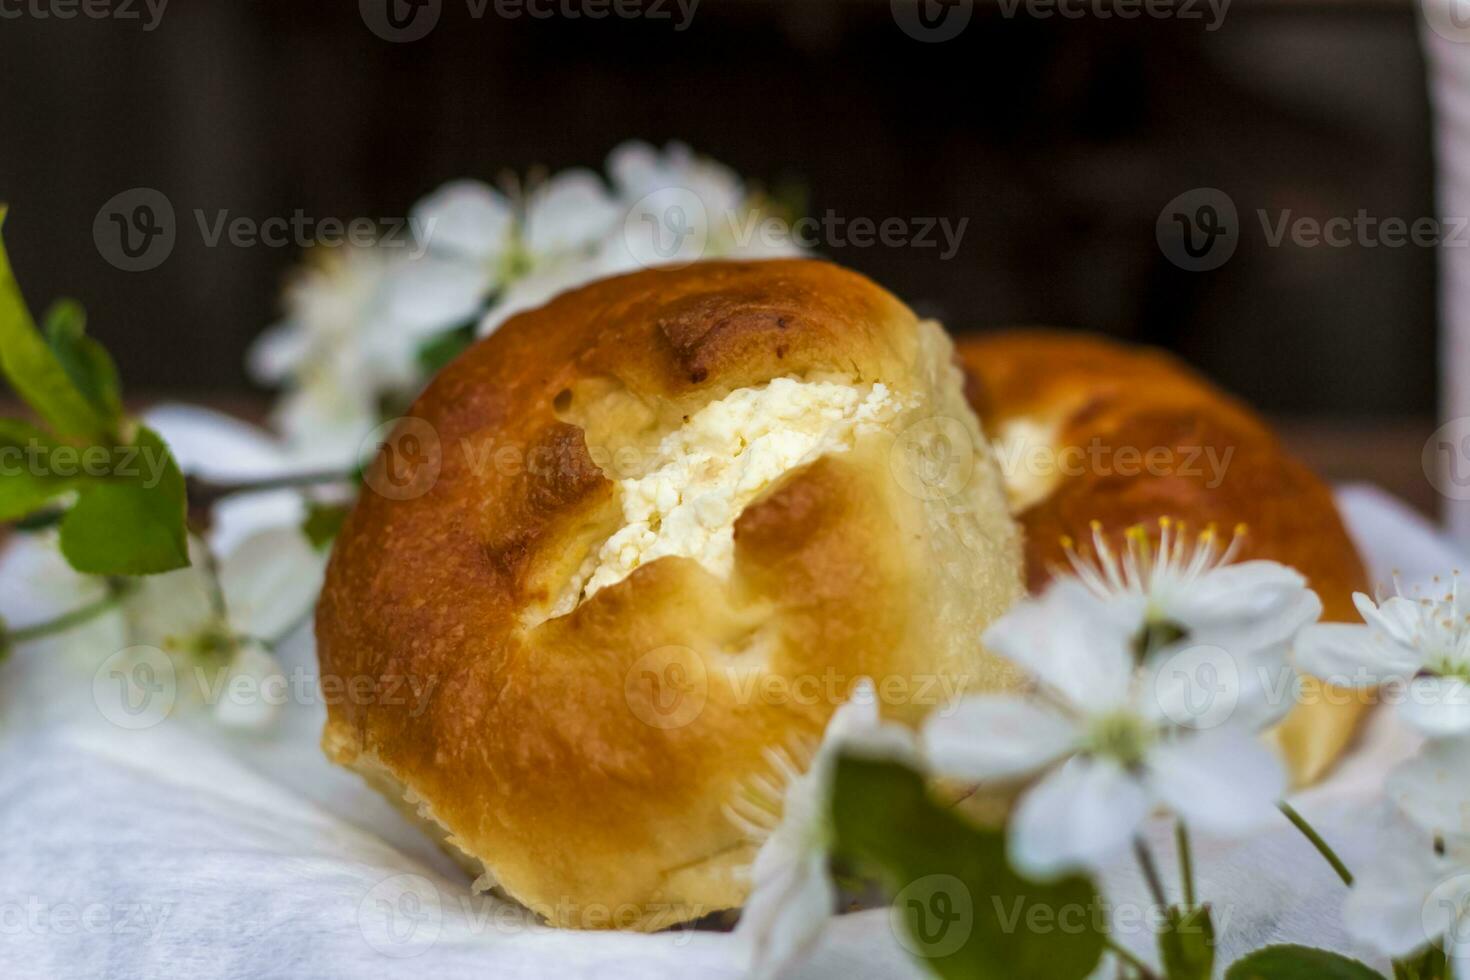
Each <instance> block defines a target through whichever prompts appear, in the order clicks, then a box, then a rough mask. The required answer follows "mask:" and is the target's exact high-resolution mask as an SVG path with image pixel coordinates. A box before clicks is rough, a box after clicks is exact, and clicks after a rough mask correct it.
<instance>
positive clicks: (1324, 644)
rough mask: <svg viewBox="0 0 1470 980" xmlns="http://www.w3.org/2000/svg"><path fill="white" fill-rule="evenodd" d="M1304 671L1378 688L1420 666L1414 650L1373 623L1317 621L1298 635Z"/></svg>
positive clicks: (1343, 684)
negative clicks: (1371, 624)
mask: <svg viewBox="0 0 1470 980" xmlns="http://www.w3.org/2000/svg"><path fill="white" fill-rule="evenodd" d="M1292 653H1293V656H1294V659H1295V660H1296V665H1297V668H1298V669H1299V670H1301V671H1302V673H1305V674H1311V675H1312V676H1313V677H1318V678H1321V679H1322V680H1324V681H1327V682H1328V683H1330V684H1332V685H1334V686H1336V687H1356V688H1364V687H1376V686H1378V685H1379V684H1382V683H1384V682H1385V681H1388V680H1392V679H1395V678H1399V677H1407V676H1409V675H1411V674H1413V673H1414V671H1415V670H1417V669H1418V666H1419V658H1418V657H1417V656H1415V654H1414V652H1413V651H1412V650H1410V649H1407V648H1405V647H1403V646H1400V645H1399V644H1397V643H1395V642H1393V641H1391V640H1390V639H1389V638H1388V637H1387V636H1386V635H1384V634H1383V633H1381V632H1379V631H1377V630H1375V629H1373V628H1372V627H1370V626H1359V625H1356V624H1352V623H1315V624H1313V625H1311V626H1308V627H1307V628H1306V629H1304V630H1302V631H1301V632H1300V633H1299V634H1297V638H1296V642H1295V643H1294V644H1293V646H1292Z"/></svg>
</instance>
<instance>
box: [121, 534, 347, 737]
mask: <svg viewBox="0 0 1470 980" xmlns="http://www.w3.org/2000/svg"><path fill="white" fill-rule="evenodd" d="M190 557H191V559H192V562H193V563H192V564H191V565H190V566H189V567H187V568H181V569H179V570H177V571H173V572H168V573H166V574H163V575H154V576H148V577H145V578H141V579H139V580H138V581H137V583H136V587H135V588H134V589H133V590H132V591H131V592H130V593H129V594H128V596H127V597H126V598H125V599H124V600H123V602H122V605H121V610H122V615H123V618H124V621H125V622H126V624H127V629H128V635H129V637H130V641H131V643H133V644H136V645H140V646H145V647H152V648H155V649H159V650H162V651H164V652H165V653H167V654H169V655H170V656H171V657H172V658H173V659H174V661H175V662H176V664H177V665H178V669H180V670H181V671H182V672H183V673H184V675H185V677H186V678H194V677H197V678H199V679H200V680H201V681H202V683H201V685H200V686H199V690H198V691H197V692H196V693H197V694H198V695H199V696H200V697H201V698H203V699H204V700H206V701H209V702H212V706H213V708H214V712H215V717H216V719H217V720H219V721H220V722H222V723H224V724H227V725H231V726H235V727H245V728H262V727H265V726H266V725H268V724H269V723H270V722H271V721H272V720H273V719H274V717H275V715H276V711H277V707H278V705H275V704H271V703H269V702H268V701H267V700H266V699H264V698H262V697H259V696H247V697H246V698H244V699H239V700H237V699H233V698H231V697H230V696H229V694H230V692H231V685H232V684H234V683H236V678H243V679H244V681H245V682H246V683H245V686H246V687H248V688H250V689H251V690H252V691H254V692H259V691H260V689H261V686H262V685H264V684H266V683H267V681H268V680H269V679H270V678H272V677H273V676H278V675H281V668H280V665H279V664H278V663H276V661H275V658H274V656H272V655H271V653H270V647H271V646H272V645H274V644H275V643H276V642H277V641H279V640H281V639H282V638H283V637H285V636H286V635H287V634H289V633H290V632H291V631H292V629H294V628H295V627H296V626H298V625H300V624H301V623H302V622H303V621H304V620H305V617H306V616H307V615H308V614H309V613H310V610H311V607H312V604H313V603H314V602H315V600H316V595H317V591H318V590H319V589H320V587H321V578H322V572H323V568H324V565H325V558H324V556H323V555H321V553H319V552H318V551H317V550H316V549H314V548H313V547H312V546H311V544H310V543H309V542H308V541H307V540H306V538H305V536H304V535H302V534H301V532H300V531H299V530H297V529H296V528H287V527H279V528H271V529H268V530H264V531H260V532H257V533H255V534H253V535H251V536H250V537H248V538H246V539H245V540H244V541H242V542H241V543H240V544H239V545H238V546H237V547H236V548H234V549H233V550H231V551H230V552H229V553H228V554H226V555H225V556H224V557H223V558H221V559H220V561H219V564H218V569H217V575H216V574H211V570H210V565H209V562H210V558H209V556H208V553H207V552H206V550H205V548H204V547H203V545H202V544H200V543H199V542H198V541H191V548H190ZM196 668H198V670H197V671H196ZM277 683H279V682H277Z"/></svg>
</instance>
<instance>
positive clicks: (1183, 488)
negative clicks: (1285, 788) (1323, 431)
mask: <svg viewBox="0 0 1470 980" xmlns="http://www.w3.org/2000/svg"><path fill="white" fill-rule="evenodd" d="M959 350H960V356H961V358H962V359H963V361H964V364H965V368H966V370H967V372H968V373H969V375H970V378H971V385H970V389H969V394H970V400H971V404H972V405H973V406H974V407H975V409H976V411H977V412H978V413H979V414H980V416H981V418H982V420H983V422H984V425H985V429H986V432H987V433H988V434H989V435H990V437H991V438H992V439H993V440H994V441H995V444H996V452H997V455H998V456H999V458H1000V460H1001V467H1002V470H1003V471H1004V473H1005V476H1006V480H1007V483H1008V486H1009V488H1010V492H1011V498H1012V506H1013V509H1014V511H1015V514H1016V517H1017V519H1018V520H1019V521H1020V522H1021V524H1022V527H1023V528H1024V530H1025V537H1026V570H1027V579H1028V585H1029V587H1030V588H1031V589H1032V590H1038V589H1040V588H1042V587H1043V586H1044V585H1045V583H1046V582H1047V580H1048V579H1050V577H1051V574H1052V571H1053V570H1054V569H1056V568H1066V567H1067V558H1066V553H1065V549H1064V547H1063V545H1062V543H1061V542H1062V538H1063V536H1067V537H1070V538H1072V539H1074V540H1076V541H1077V542H1079V543H1082V544H1083V545H1084V546H1085V543H1086V542H1087V541H1089V540H1090V538H1091V532H1090V530H1089V523H1090V522H1091V521H1094V520H1095V521H1097V522H1099V523H1100V524H1101V526H1102V528H1103V530H1104V533H1106V534H1108V535H1110V536H1114V537H1116V536H1120V535H1121V533H1122V532H1123V530H1124V529H1126V528H1127V527H1129V526H1131V525H1134V524H1139V523H1143V524H1146V525H1153V524H1154V523H1155V522H1156V521H1157V520H1158V519H1159V517H1161V516H1169V517H1172V518H1175V519H1180V520H1184V521H1186V522H1188V524H1189V525H1190V526H1193V527H1195V528H1203V527H1204V526H1205V525H1208V524H1210V523H1212V522H1213V523H1216V524H1218V525H1219V526H1220V528H1221V529H1222V530H1223V531H1226V532H1228V531H1229V530H1230V529H1231V528H1233V527H1235V526H1236V525H1237V524H1244V525H1246V536H1245V539H1244V541H1243V542H1242V544H1243V547H1242V549H1241V551H1240V557H1239V559H1238V560H1240V561H1248V560H1250V559H1253V558H1267V559H1271V560H1273V561H1278V562H1281V563H1283V564H1286V565H1290V566H1292V567H1293V568H1295V569H1297V570H1298V571H1299V572H1301V573H1302V574H1303V575H1305V576H1306V578H1307V580H1308V582H1309V584H1310V585H1311V587H1312V588H1313V589H1314V590H1315V591H1316V592H1317V594H1318V596H1320V597H1321V599H1322V606H1323V618H1324V619H1326V620H1338V621H1351V622H1355V621H1357V619H1358V615H1357V612H1356V611H1355V609H1354V606H1353V601H1352V594H1353V592H1355V591H1367V577H1366V575H1365V573H1364V570H1363V564H1362V561H1361V560H1360V559H1359V557H1358V553H1357V550H1356V548H1355V547H1354V545H1353V542H1352V539H1351V538H1349V537H1348V534H1347V530H1346V529H1345V528H1344V527H1343V523H1342V519H1341V518H1340V517H1339V516H1338V512H1337V507H1336V504H1335V503H1334V502H1333V499H1332V493H1331V491H1330V490H1329V489H1328V487H1327V485H1326V484H1324V483H1323V482H1322V481H1321V480H1320V479H1319V478H1318V477H1317V476H1316V475H1315V474H1314V473H1312V471H1311V470H1309V469H1308V468H1307V467H1306V466H1304V465H1303V464H1302V463H1301V462H1300V461H1298V460H1297V459H1295V458H1294V457H1292V456H1291V455H1290V454H1289V453H1288V452H1287V451H1286V450H1285V448H1283V447H1282V445H1281V443H1280V440H1278V439H1277V438H1276V436H1275V434H1274V433H1273V432H1272V431H1271V430H1270V428H1269V427H1268V426H1267V425H1266V424H1265V422H1264V421H1262V420H1261V419H1260V418H1259V417H1258V416H1257V415H1256V414H1255V413H1254V412H1252V411H1251V410H1250V409H1249V408H1247V407H1246V406H1245V405H1244V404H1243V403H1241V402H1240V401H1238V400H1237V399H1235V398H1233V397H1231V396H1230V395H1227V394H1226V393H1225V392H1223V391H1221V390H1220V389H1219V388H1217V387H1215V386H1214V385H1212V384H1210V383H1209V382H1207V381H1205V380H1204V379H1203V378H1201V377H1200V376H1199V375H1198V374H1196V373H1195V372H1194V371H1192V370H1191V369H1189V368H1188V367H1187V366H1185V365H1184V364H1183V363H1182V362H1180V361H1178V360H1176V359H1175V358H1173V357H1171V356H1169V355H1167V354H1165V353H1163V352H1161V351H1157V350H1153V349H1149V348H1141V347H1132V346H1128V345H1124V344H1120V343H1117V342H1114V341H1110V340H1106V339H1103V338H1100V337H1096V336H1088V335H1083V334H1074V333H1068V332H1064V331H1059V330H1041V329H1021V330H1009V331H1001V332H997V333H994V334H986V335H984V336H982V337H978V338H975V339H973V340H967V341H966V342H964V343H962V344H961V345H960V348H959ZM1150 454H1152V456H1150ZM1306 690H1307V693H1308V694H1312V693H1314V692H1315V691H1316V685H1315V684H1314V683H1312V682H1307V688H1306ZM1306 700H1308V701H1309V703H1304V704H1301V705H1298V706H1297V707H1296V708H1294V709H1293V711H1292V713H1291V714H1290V715H1289V716H1288V718H1287V719H1286V720H1285V722H1283V723H1282V725H1281V726H1280V727H1278V729H1277V730H1276V732H1275V736H1276V739H1277V741H1278V742H1279V743H1280V745H1281V747H1282V749H1283V751H1284V754H1285V756H1286V759H1287V762H1288V764H1289V766H1290V768H1291V771H1292V775H1293V777H1294V779H1295V780H1296V782H1298V783H1307V782H1311V781H1313V780H1315V779H1317V778H1318V777H1319V776H1320V775H1321V774H1322V773H1323V772H1324V771H1325V770H1326V768H1327V767H1328V766H1329V765H1330V764H1331V763H1332V762H1333V760H1335V759H1336V758H1337V756H1338V755H1339V754H1340V752H1341V751H1342V749H1343V747H1344V746H1345V745H1346V744H1347V743H1348V741H1349V740H1350V738H1351V736H1352V733H1353V731H1354V729H1355V726H1356V723H1357V720H1358V718H1359V717H1360V716H1361V714H1362V712H1363V710H1364V706H1363V704H1362V703H1361V701H1359V700H1358V699H1353V698H1350V697H1343V698H1336V699H1334V698H1310V699H1306Z"/></svg>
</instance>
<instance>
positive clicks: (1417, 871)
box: [1343, 828, 1470, 977]
mask: <svg viewBox="0 0 1470 980" xmlns="http://www.w3.org/2000/svg"><path fill="white" fill-rule="evenodd" d="M1343 920H1344V922H1345V924H1346V925H1347V927H1348V931H1349V933H1350V934H1351V935H1353V936H1354V937H1356V938H1358V939H1360V940H1362V941H1364V942H1366V943H1368V944H1369V945H1370V946H1372V947H1373V948H1375V949H1377V950H1378V951H1379V952H1381V953H1383V954H1384V955H1386V956H1389V957H1393V958H1399V957H1406V956H1409V955H1410V954H1413V953H1416V952H1419V951H1421V950H1424V949H1425V948H1427V947H1428V946H1429V945H1430V944H1431V943H1432V944H1433V945H1435V946H1437V947H1439V948H1441V949H1443V950H1444V952H1445V954H1446V955H1447V957H1448V958H1449V959H1450V961H1451V963H1452V970H1451V971H1450V973H1452V974H1453V975H1454V976H1457V977H1464V976H1470V838H1467V837H1462V836H1445V837H1437V838H1431V837H1429V836H1428V835H1425V834H1422V833H1413V832H1404V831H1403V830H1402V829H1401V828H1394V831H1393V832H1390V833H1386V834H1384V835H1383V840H1382V841H1381V843H1380V846H1379V847H1377V848H1375V850H1374V852H1373V856H1372V858H1371V861H1370V863H1369V864H1368V865H1367V866H1366V867H1363V868H1360V869H1359V871H1358V875H1357V877H1356V880H1355V881H1354V883H1353V887H1352V889H1351V890H1349V892H1348V896H1347V899H1346V900H1345V902H1344V904H1343Z"/></svg>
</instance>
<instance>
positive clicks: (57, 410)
mask: <svg viewBox="0 0 1470 980" xmlns="http://www.w3.org/2000/svg"><path fill="white" fill-rule="evenodd" d="M4 223H5V208H4V206H3V205H0V226H3V225H4ZM0 371H3V372H4V374H5V377H6V378H7V379H8V380H9V381H10V384H11V386H12V387H13V388H14V389H15V391H16V393H17V394H19V395H20V397H21V398H22V399H24V400H25V402H26V404H27V405H29V406H30V407H31V408H32V409H34V410H35V412H36V414H38V415H39V416H41V418H42V419H44V420H45V421H46V423H47V424H48V425H49V426H51V428H52V429H53V430H55V432H56V434H57V435H60V436H64V437H79V438H85V439H91V440H99V441H100V440H102V439H104V438H105V437H106V435H107V431H108V429H109V426H108V424H107V420H106V419H105V418H104V417H103V416H102V415H101V414H99V413H98V411H97V409H96V408H94V407H93V405H92V403H91V402H90V401H88V400H87V398H86V396H85V395H83V394H82V393H81V392H80V391H79V390H77V387H76V385H75V384H73V383H72V379H71V376H70V375H68V374H67V372H66V368H64V367H63V366H62V364H61V362H60V361H59V360H58V359H57V357H56V354H55V353H54V352H53V351H52V350H51V348H50V347H49V346H47V344H46V342H45V341H44V340H43V339H42V338H41V335H40V334H39V333H38V332H37V331H36V324H35V322H34V321H33V320H32V319H31V314H30V311H28V310H27V309H26V304H25V298H24V297H23V296H22V295H21V292H20V284H19V283H17V282H16V281H15V273H14V272H13V271H12V270H11V268H10V257H9V256H8V255H7V254H6V251H5V242H4V240H3V238H0Z"/></svg>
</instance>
